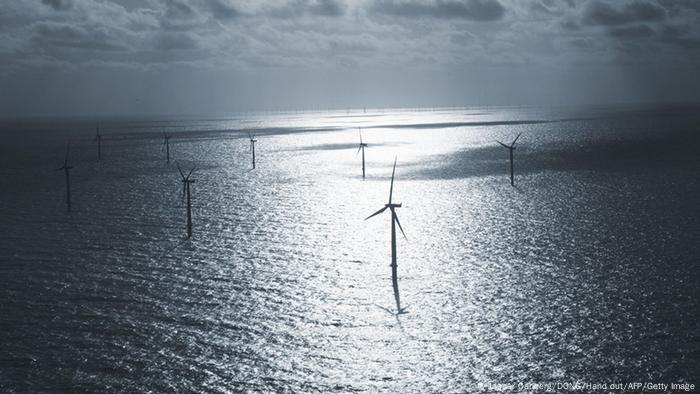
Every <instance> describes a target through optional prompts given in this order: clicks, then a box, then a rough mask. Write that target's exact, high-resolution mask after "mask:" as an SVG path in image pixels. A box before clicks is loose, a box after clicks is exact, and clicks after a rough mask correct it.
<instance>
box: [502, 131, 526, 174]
mask: <svg viewBox="0 0 700 394" xmlns="http://www.w3.org/2000/svg"><path fill="white" fill-rule="evenodd" d="M520 134H522V133H518V136H517V137H515V139H514V140H513V142H512V143H511V144H510V145H506V144H504V143H503V142H501V141H499V140H496V142H498V143H499V144H501V146H503V147H504V148H506V149H508V153H509V154H510V185H511V186H515V183H514V181H513V151H514V150H515V141H517V140H518V138H520Z"/></svg>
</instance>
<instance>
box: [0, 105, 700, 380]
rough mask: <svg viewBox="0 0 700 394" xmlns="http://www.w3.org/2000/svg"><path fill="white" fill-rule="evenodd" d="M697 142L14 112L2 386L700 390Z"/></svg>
mask: <svg viewBox="0 0 700 394" xmlns="http://www.w3.org/2000/svg"><path fill="white" fill-rule="evenodd" d="M98 128H99V134H100V136H101V140H100V145H101V157H100V158H99V160H98V155H97V147H98V141H97V139H96V135H97V132H98V131H97V129H98ZM164 133H165V134H167V135H168V136H169V137H170V138H169V142H168V144H169V151H170V158H171V159H170V162H169V163H168V162H167V158H166V149H165V148H166V147H165V145H164V141H165V139H164ZM360 133H361V136H362V142H363V143H366V144H367V147H366V148H365V152H364V155H365V167H366V174H365V177H364V178H363V176H362V152H360V151H359V150H358V148H359V143H360ZM518 135H520V136H519V138H518V139H517V142H516V143H515V148H516V149H515V150H514V151H513V167H514V185H513V186H511V184H510V174H509V171H510V164H509V152H508V150H507V149H505V148H504V147H503V146H501V145H499V143H498V142H497V141H500V142H503V143H504V144H506V145H508V144H510V143H511V142H512V141H513V140H514V139H515V138H516V136H518ZM251 137H254V139H255V140H256V142H255V154H256V158H255V160H256V163H255V164H256V165H255V169H253V168H252V167H253V166H252V164H253V163H252V155H251V142H250V138H251ZM67 146H69V147H70V148H69V154H68V158H67V162H68V165H69V166H72V169H71V170H70V191H71V209H70V212H68V210H67V206H66V197H67V196H66V176H65V171H64V170H57V169H59V168H61V167H63V166H64V164H65V162H66V151H67ZM699 153H700V108H698V107H692V106H662V107H660V106H633V105H617V106H591V107H585V108H584V107H576V108H573V107H468V108H464V107H460V108H457V107H455V108H427V109H369V108H368V109H366V110H345V109H344V110H328V111H289V112H258V113H238V114H232V115H230V116H220V117H181V116H180V117H175V116H174V117H157V118H156V117H114V118H107V117H99V118H98V117H83V118H32V119H28V118H17V119H4V120H2V121H0V196H1V197H0V229H1V230H0V234H1V235H0V391H2V392H9V393H15V392H16V393H20V392H60V391H71V392H115V391H116V392H211V393H237V392H304V393H308V392H319V393H329V392H342V393H346V392H380V391H381V392H397V393H412V392H415V393H427V392H436V393H458V392H470V393H479V392H483V393H487V392H494V390H495V391H501V392H542V386H540V385H543V384H549V385H550V386H544V387H550V388H553V391H551V392H558V391H560V390H557V386H556V385H557V384H561V385H564V384H570V385H574V384H576V383H578V384H588V385H589V386H583V387H589V388H590V387H593V386H591V385H595V384H597V385H603V384H605V385H608V387H610V385H612V384H620V383H630V382H653V383H665V384H669V385H670V384H671V383H676V384H695V386H696V387H697V385H698V384H700V222H699V221H700V215H699V213H700V208H699V207H698V204H699V201H700V154H699ZM395 160H396V168H395V175H394V179H393V188H392V202H393V203H401V204H402V205H401V207H400V208H396V214H397V216H398V218H399V219H400V224H401V229H403V231H404V232H405V238H404V236H403V235H402V234H401V232H400V231H398V230H397V232H398V234H397V239H396V258H397V272H398V285H399V289H400V296H401V304H402V305H401V306H402V307H405V308H406V311H405V312H406V313H402V314H397V313H396V305H395V301H394V300H395V299H394V289H393V286H392V281H391V267H390V264H391V258H392V252H391V216H390V214H389V211H388V210H387V211H386V212H383V213H382V214H380V215H377V216H375V217H372V218H370V219H368V220H365V218H367V217H368V216H369V215H371V214H372V213H374V212H375V211H377V210H379V209H381V208H383V207H384V205H385V204H387V202H388V201H389V193H390V188H391V187H392V186H391V185H392V172H393V168H394V161H395ZM178 167H179V168H180V169H181V170H182V171H183V172H185V175H187V173H189V172H190V170H191V171H192V174H191V176H190V179H192V180H194V183H192V184H191V187H190V192H191V212H192V237H191V238H187V232H186V223H187V217H186V209H187V207H186V205H187V202H186V198H185V199H183V182H182V177H181V175H180V173H179V171H178ZM551 385H553V386H551ZM559 387H560V388H561V387H565V386H559ZM568 387H573V386H568ZM584 391H585V390H584ZM630 391H631V390H630Z"/></svg>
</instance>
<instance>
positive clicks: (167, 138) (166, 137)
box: [161, 131, 170, 164]
mask: <svg viewBox="0 0 700 394" xmlns="http://www.w3.org/2000/svg"><path fill="white" fill-rule="evenodd" d="M163 149H165V158H166V160H167V161H168V164H170V135H169V134H166V133H165V131H163V145H162V146H161V150H163Z"/></svg>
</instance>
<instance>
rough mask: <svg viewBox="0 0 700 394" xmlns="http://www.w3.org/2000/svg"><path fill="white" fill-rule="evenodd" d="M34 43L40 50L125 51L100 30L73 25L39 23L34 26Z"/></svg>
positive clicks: (119, 44)
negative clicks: (57, 48)
mask: <svg viewBox="0 0 700 394" xmlns="http://www.w3.org/2000/svg"><path fill="white" fill-rule="evenodd" d="M33 40H34V42H35V43H36V44H37V46H39V47H40V48H44V49H49V48H56V47H59V48H61V47H62V48H73V49H86V50H101V51H114V50H123V49H126V48H125V47H124V46H123V45H122V44H121V43H119V42H118V41H116V40H115V39H113V38H112V37H110V36H109V34H107V33H106V32H105V31H104V30H102V29H99V28H98V29H95V28H89V27H85V26H80V25H75V24H61V23H55V22H40V23H37V24H36V25H34V37H33Z"/></svg>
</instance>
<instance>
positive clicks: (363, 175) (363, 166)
mask: <svg viewBox="0 0 700 394" xmlns="http://www.w3.org/2000/svg"><path fill="white" fill-rule="evenodd" d="M358 129H359V130H360V147H359V148H357V153H360V151H362V179H365V147H366V146H367V144H365V143H363V142H362V128H361V127H358ZM357 153H355V156H357Z"/></svg>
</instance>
